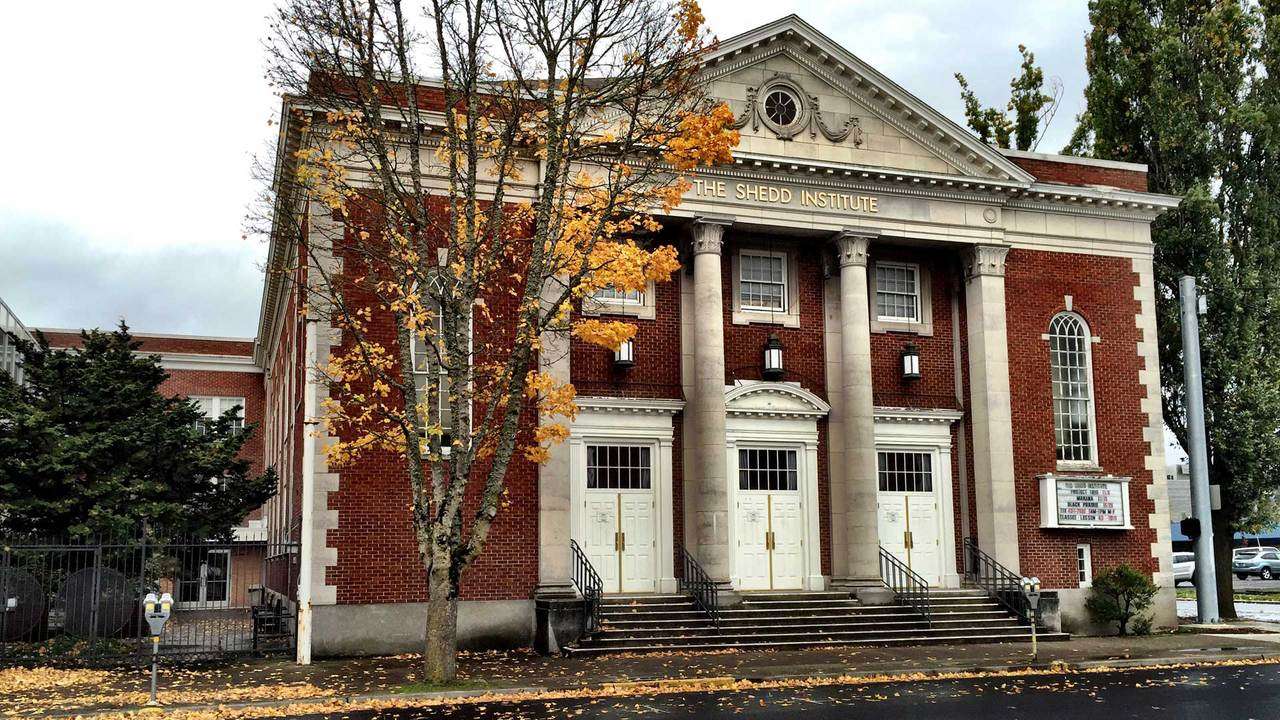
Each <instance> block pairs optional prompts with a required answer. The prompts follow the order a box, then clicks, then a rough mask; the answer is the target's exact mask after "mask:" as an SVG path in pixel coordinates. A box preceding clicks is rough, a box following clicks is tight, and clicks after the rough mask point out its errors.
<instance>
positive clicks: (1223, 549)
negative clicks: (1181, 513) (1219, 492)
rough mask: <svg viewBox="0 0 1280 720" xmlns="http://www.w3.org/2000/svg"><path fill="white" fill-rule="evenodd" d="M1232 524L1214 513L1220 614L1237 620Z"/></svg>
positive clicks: (1222, 616) (1214, 540)
mask: <svg viewBox="0 0 1280 720" xmlns="http://www.w3.org/2000/svg"><path fill="white" fill-rule="evenodd" d="M1234 534H1235V533H1234V532H1233V530H1232V528H1231V526H1229V525H1228V524H1227V523H1226V522H1225V520H1224V519H1223V518H1222V516H1221V513H1217V512H1215V513H1213V564H1214V570H1215V571H1216V572H1215V574H1216V575H1217V576H1218V578H1217V579H1218V582H1217V585H1218V615H1219V617H1221V618H1222V619H1223V620H1235V619H1236V618H1237V617H1238V616H1237V615H1236V601H1235V576H1234V575H1232V574H1231V536H1232V535H1234Z"/></svg>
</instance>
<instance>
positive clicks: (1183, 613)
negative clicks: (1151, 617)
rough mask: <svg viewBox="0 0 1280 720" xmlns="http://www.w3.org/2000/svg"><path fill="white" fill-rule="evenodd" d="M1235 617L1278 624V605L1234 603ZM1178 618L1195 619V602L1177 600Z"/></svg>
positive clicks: (1279, 608) (1279, 618) (1279, 616)
mask: <svg viewBox="0 0 1280 720" xmlns="http://www.w3.org/2000/svg"><path fill="white" fill-rule="evenodd" d="M1236 616H1237V617H1239V618H1241V619H1243V620H1260V621H1262V622H1280V604H1277V603H1252V602H1240V601H1238V600H1237V601H1236ZM1178 617H1183V618H1195V617H1196V601H1195V600H1179V601H1178Z"/></svg>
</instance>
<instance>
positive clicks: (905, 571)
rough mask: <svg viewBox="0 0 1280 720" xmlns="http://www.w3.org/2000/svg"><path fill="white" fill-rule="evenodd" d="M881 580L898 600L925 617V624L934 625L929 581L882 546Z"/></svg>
mask: <svg viewBox="0 0 1280 720" xmlns="http://www.w3.org/2000/svg"><path fill="white" fill-rule="evenodd" d="M880 580H881V582H883V583H884V584H885V586H886V587H888V588H889V589H890V590H892V591H893V594H894V595H895V596H896V597H897V598H898V602H901V603H905V604H906V605H908V606H910V607H911V608H912V609H914V610H915V611H916V612H917V613H919V614H920V616H921V617H923V618H924V622H925V625H927V626H929V627H933V613H932V608H931V606H930V605H929V583H927V582H925V579H924V578H922V577H920V576H919V575H917V574H916V573H915V571H914V570H912V569H911V568H909V567H907V564H906V563H904V562H902V561H901V560H899V559H898V558H897V557H896V556H894V554H893V553H891V552H889V551H888V550H885V549H884V548H883V547H882V548H880Z"/></svg>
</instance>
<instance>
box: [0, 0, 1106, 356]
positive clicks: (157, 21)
mask: <svg viewBox="0 0 1280 720" xmlns="http://www.w3.org/2000/svg"><path fill="white" fill-rule="evenodd" d="M3 5H4V7H3V8H0V27H3V28H5V37H4V40H3V41H2V42H0V67H3V68H4V70H3V71H2V72H3V77H4V85H5V88H4V89H5V97H6V98H7V102H6V103H5V105H6V107H5V109H4V111H3V112H0V138H3V143H4V150H3V152H0V158H3V168H4V170H3V172H0V298H3V299H4V300H5V301H6V302H7V303H8V304H9V306H10V307H11V308H12V309H13V311H14V312H15V313H17V315H18V316H19V317H20V318H22V320H23V322H25V323H26V324H27V325H30V326H41V327H50V326H52V327H95V326H106V325H113V324H114V323H116V322H117V321H118V320H119V318H121V317H124V318H126V319H127V320H128V321H129V324H130V325H132V326H133V328H134V329H135V330H138V331H155V332H178V333H190V334H200V335H235V336H251V335H253V334H254V333H255V332H256V329H257V327H256V326H257V316H258V303H259V300H260V298H261V294H262V273H261V263H262V259H263V257H264V255H265V248H264V247H263V246H261V245H260V244H259V243H258V242H256V241H252V240H243V239H241V226H242V221H243V217H244V213H245V208H246V207H247V206H248V204H249V202H250V201H251V200H252V199H253V197H254V195H255V192H256V186H255V184H254V182H253V181H252V180H251V178H250V167H251V162H252V157H253V155H254V154H260V153H262V152H263V151H264V149H265V148H266V147H267V145H268V143H269V142H270V141H271V140H272V138H273V133H272V129H271V128H270V127H268V125H267V122H268V120H270V119H271V118H272V117H273V116H274V115H275V113H276V112H277V110H278V104H277V101H276V98H274V97H273V96H272V94H271V92H270V91H269V90H268V88H267V87H266V83H265V82H264V80H263V78H262V75H263V53H262V50H261V37H262V34H263V31H264V28H265V20H264V18H265V17H266V15H267V13H268V12H269V11H270V8H271V3H270V2H249V1H248V0H228V1H227V2H221V3H188V2H173V1H172V0H169V1H168V2H143V1H142V0H130V1H129V2H123V3H104V2H100V1H97V0H95V1H94V2H69V1H65V0H64V1H60V2H35V3H13V2H11V3H3ZM703 9H704V12H705V13H706V16H707V20H708V23H709V24H710V26H711V29H712V30H713V31H714V32H715V33H716V34H717V35H718V36H719V37H721V38H727V37H729V36H731V35H734V34H736V33H739V32H741V31H743V30H748V29H750V28H752V27H755V26H757V25H761V24H763V23H766V22H769V21H771V20H775V19H777V18H779V17H781V16H783V15H786V14H787V13H791V12H795V13H797V14H799V15H800V16H801V17H804V18H805V19H806V20H808V21H809V22H810V23H811V24H813V25H814V26H815V27H817V28H818V29H820V30H822V31H823V32H825V33H826V34H827V35H829V36H830V37H832V38H833V39H834V40H835V41H836V42H839V43H841V44H843V45H844V46H845V47H846V48H848V49H849V50H850V51H852V52H853V53H854V54H855V55H858V56H859V57H861V58H862V59H863V60H865V61H866V62H868V63H870V64H872V65H873V66H875V67H876V68H877V69H879V70H880V71H881V72H883V73H884V74H886V75H888V76H889V77H891V78H893V79H894V80H895V81H896V82H898V84H900V85H902V86H903V87H905V88H906V89H907V90H909V91H911V92H913V93H915V94H916V95H917V96H919V97H920V98H921V99H923V100H924V101H925V102H927V103H930V104H932V105H933V106H934V107H936V108H938V109H939V110H941V111H942V112H944V113H946V114H948V115H949V116H951V117H952V118H954V119H956V120H958V121H960V122H961V124H963V118H962V116H961V108H960V102H959V99H958V96H957V91H956V83H955V80H954V79H953V78H952V73H953V72H955V71H961V72H963V73H965V75H966V76H968V78H969V81H970V83H971V84H972V85H973V87H974V88H975V90H976V91H977V92H978V94H979V96H980V97H981V98H982V99H983V101H984V102H986V103H987V104H995V103H999V104H1001V105H1003V103H1004V102H1006V101H1007V99H1008V92H1009V88H1008V83H1009V79H1010V77H1011V76H1012V75H1013V74H1014V73H1015V72H1016V70H1017V65H1018V61H1019V58H1018V54H1017V46H1018V43H1026V44H1027V45H1028V46H1029V47H1030V48H1031V49H1032V50H1033V51H1034V52H1035V53H1036V56H1037V59H1038V60H1039V61H1040V63H1041V64H1042V65H1043V66H1044V68H1045V73H1046V75H1047V76H1050V77H1055V76H1056V77H1058V78H1059V79H1061V81H1062V84H1063V86H1064V90H1065V93H1064V98H1063V103H1062V106H1061V108H1060V109H1059V111H1058V115H1057V119H1056V120H1055V121H1054V124H1053V126H1052V127H1051V128H1050V130H1049V133H1048V135H1047V137H1046V138H1045V139H1044V141H1043V142H1042V144H1041V146H1040V148H1039V149H1040V150H1041V151H1046V152H1057V151H1058V150H1059V149H1060V148H1061V147H1062V145H1063V144H1065V142H1066V139H1067V138H1068V136H1069V135H1070V134H1071V127H1072V122H1073V118H1074V117H1075V115H1076V113H1077V112H1079V110H1080V108H1081V104H1082V101H1081V93H1082V91H1083V87H1084V49H1083V37H1084V33H1085V31H1086V29H1087V25H1088V18H1087V14H1086V9H1085V2H1084V0H1076V1H1072V2H1067V1H1052V0H1036V1H1035V2H1031V3H1010V2H1007V1H1004V2H987V1H984V2H978V1H976V0H974V1H967V2H966V1H963V0H937V1H935V2H930V1H927V0H849V1H847V2H843V3H817V2H786V1H785V0H773V1H770V2H763V1H761V0H703Z"/></svg>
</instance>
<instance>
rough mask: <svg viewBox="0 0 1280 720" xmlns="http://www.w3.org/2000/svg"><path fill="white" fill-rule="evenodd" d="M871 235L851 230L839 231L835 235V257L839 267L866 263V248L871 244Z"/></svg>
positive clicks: (864, 264)
mask: <svg viewBox="0 0 1280 720" xmlns="http://www.w3.org/2000/svg"><path fill="white" fill-rule="evenodd" d="M871 239H872V238H871V236H870V235H863V234H858V233H853V232H848V231H844V232H840V233H838V234H837V235H836V238H835V240H836V257H838V258H839V260H840V267H845V266H846V265H862V266H864V267H865V266H866V264H867V249H868V248H869V247H870V246H871Z"/></svg>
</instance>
